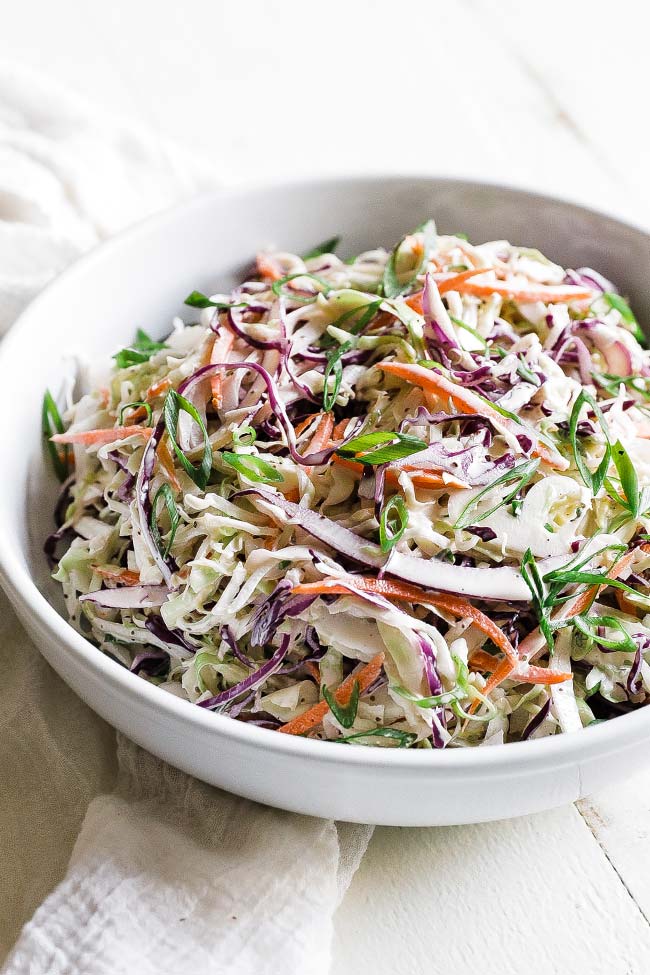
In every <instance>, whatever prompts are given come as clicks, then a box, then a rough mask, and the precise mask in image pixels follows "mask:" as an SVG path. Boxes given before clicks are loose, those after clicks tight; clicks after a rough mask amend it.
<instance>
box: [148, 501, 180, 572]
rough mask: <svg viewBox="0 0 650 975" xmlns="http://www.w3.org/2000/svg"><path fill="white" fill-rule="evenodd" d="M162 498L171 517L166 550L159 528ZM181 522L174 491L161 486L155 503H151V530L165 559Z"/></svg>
mask: <svg viewBox="0 0 650 975" xmlns="http://www.w3.org/2000/svg"><path fill="white" fill-rule="evenodd" d="M160 498H162V499H163V501H164V503H165V507H166V508H167V514H168V515H169V541H168V542H167V545H166V546H165V547H164V548H163V543H162V538H161V535H160V529H159V528H158V502H159V500H160ZM179 522H180V515H179V513H178V508H177V507H176V502H175V501H174V495H173V493H172V489H171V488H170V486H169V484H161V485H160V487H159V488H158V490H157V491H156V494H155V496H154V499H153V501H152V502H151V515H150V517H149V528H150V529H151V534H152V535H153V540H154V542H155V543H156V548H157V549H158V551H159V552H160V554H161V555H162V556H163V558H165V559H166V558H167V556H168V555H169V551H170V549H171V547H172V545H173V543H174V537H175V535H176V529H177V528H178V524H179Z"/></svg>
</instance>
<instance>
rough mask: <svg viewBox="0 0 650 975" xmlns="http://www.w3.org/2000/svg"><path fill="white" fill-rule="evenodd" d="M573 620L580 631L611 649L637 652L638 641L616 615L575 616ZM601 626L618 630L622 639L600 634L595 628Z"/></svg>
mask: <svg viewBox="0 0 650 975" xmlns="http://www.w3.org/2000/svg"><path fill="white" fill-rule="evenodd" d="M571 622H572V623H573V625H574V626H575V628H576V629H577V630H579V631H580V633H583V634H584V635H585V636H586V637H589V638H590V639H591V640H593V641H594V643H600V644H602V646H604V647H607V648H608V649H609V650H621V651H624V652H627V653H636V649H637V647H636V643H635V642H634V640H633V639H632V637H631V636H630V634H629V633H628V632H627V630H626V629H625V628H624V627H623V624H622V623H621V621H620V620H619V619H617V618H616V616H575V617H573V619H572V620H571ZM599 626H606V627H609V629H612V630H617V631H618V632H619V633H620V634H621V639H620V640H611V639H609V638H608V637H604V636H598V634H597V633H595V632H594V628H596V627H599Z"/></svg>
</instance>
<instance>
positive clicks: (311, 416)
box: [294, 413, 347, 437]
mask: <svg viewBox="0 0 650 975" xmlns="http://www.w3.org/2000/svg"><path fill="white" fill-rule="evenodd" d="M319 416H322V414H321V413H310V414H309V416H306V417H305V419H304V420H301V421H300V423H299V424H298V425H297V426H296V427H295V429H294V433H295V435H296V436H297V437H299V436H300V434H301V433H304V432H305V430H306V429H307V427H308V426H309V425H310V423H313V422H314V420H317V419H318V417H319ZM346 423H347V420H346Z"/></svg>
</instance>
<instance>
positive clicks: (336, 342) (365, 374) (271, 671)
mask: <svg viewBox="0 0 650 975" xmlns="http://www.w3.org/2000/svg"><path fill="white" fill-rule="evenodd" d="M337 246H338V240H336V239H333V240H330V241H326V242H324V243H323V244H322V245H320V246H319V247H316V248H314V249H313V251H311V252H310V253H309V254H305V255H303V256H298V255H295V254H292V253H286V252H281V251H268V252H264V253H260V254H259V255H258V256H257V260H256V265H255V268H254V270H253V272H252V273H251V276H250V280H247V281H245V282H243V283H242V284H240V285H239V286H238V287H236V288H235V289H234V290H233V291H232V292H230V293H228V294H218V293H217V294H213V295H211V296H207V295H204V294H202V293H200V292H193V293H192V294H191V295H189V296H188V298H187V300H186V304H187V305H188V309H189V310H188V315H187V316H186V318H187V321H182V320H180V319H175V320H174V322H173V328H172V331H171V333H170V334H169V335H168V336H167V337H166V338H165V339H164V340H162V341H158V340H154V339H152V338H151V337H150V336H149V335H148V334H146V333H145V332H144V331H141V330H140V331H138V333H137V335H136V337H135V340H134V342H133V344H132V345H131V346H129V347H127V348H124V349H121V350H119V351H118V352H117V353H116V355H115V356H114V363H113V366H112V369H111V370H110V373H109V374H107V376H106V379H105V381H101V382H98V383H93V384H92V386H91V388H90V389H89V391H88V392H87V393H86V394H85V395H82V396H81V397H80V398H79V399H77V400H74V399H73V397H72V396H71V394H70V392H69V391H68V393H67V394H66V397H65V398H66V404H65V406H64V407H63V408H62V410H59V408H58V406H57V403H56V401H55V398H54V397H53V396H52V395H51V394H50V393H49V392H47V393H46V395H45V399H44V403H43V431H44V435H45V438H46V443H47V447H48V450H49V452H50V456H51V460H52V463H53V465H54V468H55V471H56V473H57V474H58V475H59V477H60V479H61V480H62V481H63V485H62V490H61V495H60V498H59V502H58V504H57V510H56V513H55V517H56V526H57V527H56V530H55V531H54V532H53V533H52V535H51V536H50V537H49V538H48V539H47V541H46V544H45V550H46V553H47V555H48V557H50V558H51V559H52V560H53V562H54V563H55V565H56V571H55V573H54V578H55V579H57V580H58V581H59V582H60V584H61V587H62V590H63V595H64V597H65V602H66V607H67V612H68V616H69V619H70V622H71V623H72V625H73V626H75V627H76V628H77V629H78V630H79V631H80V632H81V633H82V634H84V635H85V636H86V637H87V638H88V639H90V640H91V641H92V642H93V643H95V644H96V646H97V647H98V648H99V650H101V651H103V652H104V653H106V654H108V655H110V656H111V657H112V658H114V659H115V660H117V661H118V662H119V663H120V664H122V665H123V666H125V667H127V668H129V669H130V670H131V671H132V672H133V673H134V674H135V675H138V676H139V677H140V678H142V679H144V680H147V681H149V682H150V683H153V684H156V685H158V686H159V687H160V688H162V689H163V690H165V691H167V692H169V693H172V694H175V695H177V696H179V697H182V698H184V699H186V700H188V701H189V702H191V703H193V704H194V705H196V706H199V707H202V708H206V709H209V710H212V711H216V712H219V713H224V714H226V715H229V716H230V717H232V718H235V719H238V720H240V721H246V722H249V723H254V724H256V725H259V726H261V727H264V728H269V729H272V730H274V731H277V732H279V733H284V734H294V735H306V736H309V737H315V738H321V739H326V740H331V741H336V742H340V743H346V744H348V743H350V744H358V745H367V746H369V745H374V746H383V747H411V748H445V747H469V746H475V745H490V744H500V743H503V742H510V741H518V740H522V739H529V738H538V737H543V736H547V735H553V734H556V733H559V732H571V731H574V730H577V729H580V728H583V727H585V726H589V725H591V724H593V723H595V722H597V721H601V720H605V719H608V718H611V717H613V716H615V715H618V714H621V713H625V712H627V711H630V710H633V709H636V708H638V707H641V706H643V705H644V704H645V703H646V702H647V700H648V696H649V695H650V668H649V666H648V661H649V660H650V656H649V654H650V593H649V592H648V581H647V573H648V569H649V568H650V534H649V532H650V416H649V415H648V414H649V411H650V353H649V352H648V351H646V349H645V343H644V340H643V335H642V332H641V330H640V328H639V325H638V324H637V322H636V320H635V318H634V315H633V312H632V310H631V309H630V307H629V305H628V304H627V302H626V301H625V299H624V298H623V297H622V296H621V295H620V294H619V293H618V292H617V290H616V288H615V287H614V285H613V284H612V283H611V282H609V281H607V280H606V279H605V278H603V277H602V276H601V275H600V274H599V273H597V272H596V271H593V270H591V269H589V268H580V269H577V270H571V269H569V270H567V269H565V268H563V267H560V266H559V265H557V264H555V263H553V262H551V261H550V260H548V259H547V258H546V257H545V256H544V255H542V254H541V253H540V252H539V251H537V250H534V249H530V248H524V247H518V246H514V245H512V244H510V243H508V242H507V241H503V240H498V241H491V242H488V243H484V244H480V245H474V244H472V243H470V242H469V241H468V240H467V239H466V237H465V236H464V235H462V234H455V235H443V234H439V233H438V232H437V230H436V227H435V224H434V223H433V221H432V220H429V221H427V222H426V223H425V224H423V225H422V226H421V227H419V228H417V230H415V231H413V232H411V233H409V234H407V235H406V236H405V237H403V238H402V240H400V241H399V242H398V243H397V245H396V246H395V248H394V249H393V250H392V251H386V250H384V249H383V248H377V249H375V250H370V251H367V252H365V253H363V254H360V255H358V256H356V257H354V258H352V259H348V260H342V259H340V258H339V257H337V256H336V253H335V252H336V250H337Z"/></svg>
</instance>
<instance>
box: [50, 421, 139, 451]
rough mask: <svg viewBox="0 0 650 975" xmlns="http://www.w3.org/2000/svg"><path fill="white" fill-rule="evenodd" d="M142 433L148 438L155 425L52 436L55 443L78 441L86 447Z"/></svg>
mask: <svg viewBox="0 0 650 975" xmlns="http://www.w3.org/2000/svg"><path fill="white" fill-rule="evenodd" d="M136 433H137V434H140V436H142V437H146V438H147V439H148V438H149V437H150V436H151V434H152V433H153V427H136V426H131V427H109V428H108V429H107V430H79V431H78V432H77V433H55V434H54V436H53V437H50V440H52V441H53V442H54V443H78V444H83V446H84V447H91V446H93V445H94V444H104V443H113V441H114V440H126V438H127V437H133V436H135V434H136Z"/></svg>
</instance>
